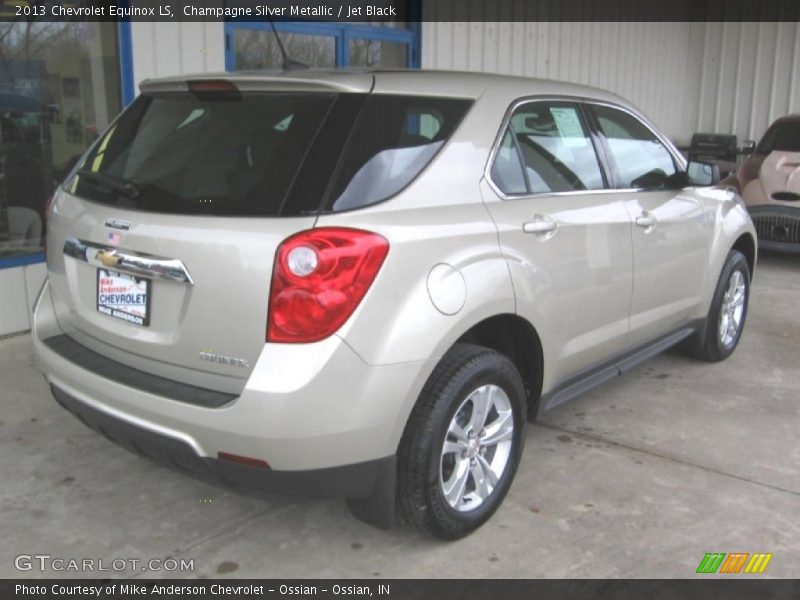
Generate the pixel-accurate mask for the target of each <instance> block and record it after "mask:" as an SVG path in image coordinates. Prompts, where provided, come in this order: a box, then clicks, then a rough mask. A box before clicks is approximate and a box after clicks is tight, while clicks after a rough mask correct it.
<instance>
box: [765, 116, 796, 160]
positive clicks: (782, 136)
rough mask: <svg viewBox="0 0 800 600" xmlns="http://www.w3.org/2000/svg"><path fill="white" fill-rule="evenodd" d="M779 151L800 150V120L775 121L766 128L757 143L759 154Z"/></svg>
mask: <svg viewBox="0 0 800 600" xmlns="http://www.w3.org/2000/svg"><path fill="white" fill-rule="evenodd" d="M774 150H778V151H781V152H800V121H785V122H783V123H775V124H774V125H773V126H772V127H770V128H769V129H768V130H767V133H765V134H764V137H763V138H762V139H761V142H760V143H759V144H758V152H759V153H760V154H769V153H770V152H772V151H774Z"/></svg>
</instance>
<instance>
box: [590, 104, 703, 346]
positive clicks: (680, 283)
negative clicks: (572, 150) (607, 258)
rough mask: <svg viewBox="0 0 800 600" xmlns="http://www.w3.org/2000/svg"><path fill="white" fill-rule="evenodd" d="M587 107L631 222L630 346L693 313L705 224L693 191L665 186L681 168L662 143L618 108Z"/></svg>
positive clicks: (699, 293)
mask: <svg viewBox="0 0 800 600" xmlns="http://www.w3.org/2000/svg"><path fill="white" fill-rule="evenodd" d="M590 106H591V111H592V113H593V114H594V115H595V117H596V119H597V126H598V129H599V131H600V132H601V134H602V138H601V139H602V141H603V142H604V144H605V146H606V153H607V155H608V156H609V159H610V162H611V164H612V166H613V167H614V175H615V183H616V187H617V188H618V193H617V196H618V198H619V199H620V200H621V201H623V202H624V203H625V207H626V208H627V210H628V212H629V213H630V216H631V218H632V219H633V222H634V227H633V256H634V261H633V263H634V276H633V281H634V283H633V298H632V303H631V315H630V317H631V344H632V345H634V346H635V345H639V344H643V343H646V342H648V341H651V340H653V339H655V338H657V337H659V336H661V335H664V334H667V333H670V331H671V330H674V329H676V328H678V327H680V326H682V325H684V324H686V322H687V320H689V319H690V318H691V317H692V316H693V315H697V314H698V310H699V307H700V303H701V299H702V296H703V292H704V290H705V289H706V287H705V283H704V282H705V275H706V270H707V265H708V250H709V242H710V236H709V225H708V223H707V222H706V219H705V215H704V212H703V209H702V206H701V204H700V202H699V201H698V200H697V199H696V198H695V197H694V196H693V194H691V193H688V192H687V193H684V192H682V191H681V190H680V189H674V188H673V189H671V186H670V182H669V177H670V176H672V175H674V174H675V173H676V172H677V171H678V169H679V168H682V167H681V165H680V164H678V162H677V160H676V158H675V157H674V156H673V154H672V153H671V152H670V150H669V149H668V148H667V145H666V143H665V142H664V141H663V140H661V139H660V137H659V136H658V135H657V134H656V133H655V132H654V131H653V130H652V129H651V128H650V127H649V126H648V125H647V124H645V123H644V122H643V121H642V120H640V119H639V118H638V117H637V116H635V115H633V114H632V113H630V112H628V111H625V110H622V109H621V108H617V107H613V106H607V105H600V104H592V105H590Z"/></svg>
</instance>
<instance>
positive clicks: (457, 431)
mask: <svg viewBox="0 0 800 600" xmlns="http://www.w3.org/2000/svg"><path fill="white" fill-rule="evenodd" d="M456 416H457V415H456ZM447 433H448V434H449V435H451V436H453V437H454V438H456V439H457V440H458V441H459V442H465V443H466V441H467V432H466V431H464V430H463V429H462V428H461V425H459V424H458V422H457V421H456V417H453V420H452V421H450V427H449V428H448V429H447Z"/></svg>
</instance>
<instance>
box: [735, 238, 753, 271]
mask: <svg viewBox="0 0 800 600" xmlns="http://www.w3.org/2000/svg"><path fill="white" fill-rule="evenodd" d="M731 250H738V251H739V252H741V253H742V254H744V257H745V258H746V259H747V266H748V268H749V269H750V279H752V278H753V274H754V272H755V268H756V241H755V239H754V238H753V236H752V235H750V234H749V233H743V234H742V235H740V236H739V237H738V238H737V239H736V241H735V242H734V243H733V246H732V247H731Z"/></svg>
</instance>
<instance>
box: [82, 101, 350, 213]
mask: <svg viewBox="0 0 800 600" xmlns="http://www.w3.org/2000/svg"><path fill="white" fill-rule="evenodd" d="M334 101H335V96H334V95H314V94H302V95H296V94H295V95H293V94H245V95H235V96H230V97H221V96H219V95H217V96H216V97H214V96H208V97H204V96H202V95H201V96H195V95H191V94H188V93H185V94H182V93H171V94H161V95H157V96H142V97H140V98H139V99H138V100H136V102H135V103H134V104H133V105H132V106H131V107H130V108H129V109H128V110H127V111H126V112H125V113H124V114H123V115H122V116H121V117H120V119H119V120H118V121H117V123H116V124H115V125H113V126H112V128H111V129H110V130H109V131H108V132H107V133H106V134H105V136H104V137H103V138H102V139H101V140H100V141H99V142H98V144H97V145H96V146H95V147H94V148H93V149H92V151H91V152H90V153H89V154H88V155H87V157H86V159H85V160H84V161H83V164H82V167H83V169H85V170H88V171H93V172H98V173H100V174H102V175H107V176H110V177H113V178H115V179H119V180H121V181H125V182H130V183H132V184H134V185H135V186H136V187H137V188H138V189H139V191H140V193H139V195H138V196H137V197H134V198H131V197H127V196H125V195H120V194H119V193H117V192H115V191H114V190H111V189H109V188H108V187H105V186H103V185H98V184H97V182H95V181H92V180H91V178H90V177H88V176H86V177H83V176H80V175H79V176H78V177H77V180H76V182H75V184H74V185H75V187H74V188H73V189H74V191H75V192H76V193H77V194H79V195H81V196H83V197H86V198H89V199H92V200H95V201H98V202H104V203H109V204H114V205H117V206H123V207H126V208H135V209H141V210H147V211H153V212H167V213H181V214H225V215H277V214H279V213H280V212H281V209H282V204H283V200H284V199H285V198H286V194H287V192H288V189H289V187H290V186H291V184H292V181H293V179H294V176H295V174H296V173H297V170H298V168H299V167H300V165H301V163H302V161H303V158H304V157H305V154H306V152H307V151H308V149H309V147H310V145H311V143H312V141H313V139H314V137H315V135H316V133H317V131H318V130H319V128H320V126H321V125H322V123H323V121H324V119H325V117H326V116H327V114H328V112H329V110H330V108H331V106H332V105H333V103H334Z"/></svg>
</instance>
